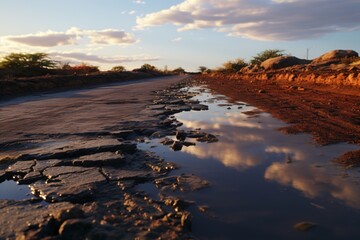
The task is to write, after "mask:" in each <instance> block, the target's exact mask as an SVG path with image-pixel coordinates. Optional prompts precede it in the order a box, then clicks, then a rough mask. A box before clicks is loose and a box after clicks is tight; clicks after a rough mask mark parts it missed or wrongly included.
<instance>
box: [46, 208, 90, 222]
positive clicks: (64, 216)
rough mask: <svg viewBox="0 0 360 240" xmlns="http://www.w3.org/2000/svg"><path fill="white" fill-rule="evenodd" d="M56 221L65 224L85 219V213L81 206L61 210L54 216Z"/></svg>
mask: <svg viewBox="0 0 360 240" xmlns="http://www.w3.org/2000/svg"><path fill="white" fill-rule="evenodd" d="M52 215H53V217H54V219H55V220H56V221H58V222H64V221H66V220H68V219H74V218H85V213H84V211H83V210H82V209H81V208H80V207H79V206H73V207H70V208H65V209H60V210H59V211H57V212H55V213H53V214H52Z"/></svg>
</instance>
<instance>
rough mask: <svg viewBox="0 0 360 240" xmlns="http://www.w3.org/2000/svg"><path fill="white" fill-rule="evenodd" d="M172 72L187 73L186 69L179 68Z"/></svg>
mask: <svg viewBox="0 0 360 240" xmlns="http://www.w3.org/2000/svg"><path fill="white" fill-rule="evenodd" d="M172 72H173V73H175V74H183V73H185V69H183V68H182V67H178V68H176V69H174V70H172Z"/></svg>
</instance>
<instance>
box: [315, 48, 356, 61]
mask: <svg viewBox="0 0 360 240" xmlns="http://www.w3.org/2000/svg"><path fill="white" fill-rule="evenodd" d="M356 57H359V54H358V53H357V52H355V51H353V50H332V51H330V52H327V53H325V54H323V55H321V56H320V57H318V58H315V59H314V60H313V61H312V64H316V65H317V64H321V65H323V64H325V65H326V64H333V63H339V62H340V61H341V59H344V58H356Z"/></svg>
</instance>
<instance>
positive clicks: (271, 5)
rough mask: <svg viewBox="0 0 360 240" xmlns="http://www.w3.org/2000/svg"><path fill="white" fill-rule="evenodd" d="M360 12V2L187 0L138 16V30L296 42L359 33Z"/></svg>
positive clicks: (352, 0) (346, 0)
mask: <svg viewBox="0 0 360 240" xmlns="http://www.w3.org/2000/svg"><path fill="white" fill-rule="evenodd" d="M358 9H360V2H359V1H358V0H344V1H338V0H328V1H326V2H324V1H323V0H314V1H299V0H270V1H269V0H268V1H250V0H225V1H215V0H185V1H183V2H182V3H180V4H177V5H174V6H172V7H170V8H168V9H164V10H161V11H158V12H153V13H150V14H147V15H145V16H142V17H138V18H137V28H138V29H144V28H147V27H153V26H159V25H164V24H173V25H175V26H177V28H178V30H179V31H187V30H193V29H204V28H215V29H216V30H217V31H222V32H227V33H228V34H229V35H230V36H236V37H246V38H251V39H260V40H297V39H306V38H316V37H320V36H322V35H325V34H328V33H332V32H339V31H341V32H344V31H354V30H359V29H360V17H359V13H358ZM339 13H345V14H339Z"/></svg>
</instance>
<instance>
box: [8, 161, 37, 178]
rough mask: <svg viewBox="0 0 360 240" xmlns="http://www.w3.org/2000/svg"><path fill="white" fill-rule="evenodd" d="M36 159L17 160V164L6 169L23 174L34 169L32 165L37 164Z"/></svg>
mask: <svg viewBox="0 0 360 240" xmlns="http://www.w3.org/2000/svg"><path fill="white" fill-rule="evenodd" d="M35 164H36V163H35V161H33V160H32V161H17V162H16V163H15V164H13V165H11V166H9V167H8V168H7V169H6V172H8V173H10V174H12V175H16V174H21V175H25V174H27V173H29V172H31V171H32V167H33V166H35Z"/></svg>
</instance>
